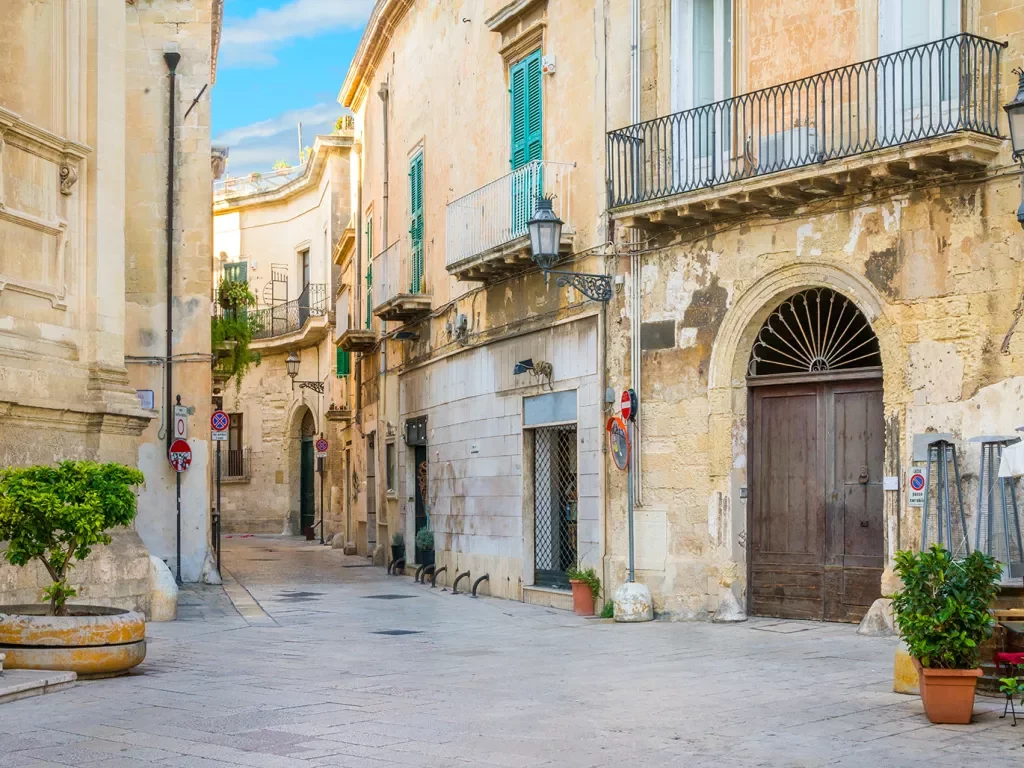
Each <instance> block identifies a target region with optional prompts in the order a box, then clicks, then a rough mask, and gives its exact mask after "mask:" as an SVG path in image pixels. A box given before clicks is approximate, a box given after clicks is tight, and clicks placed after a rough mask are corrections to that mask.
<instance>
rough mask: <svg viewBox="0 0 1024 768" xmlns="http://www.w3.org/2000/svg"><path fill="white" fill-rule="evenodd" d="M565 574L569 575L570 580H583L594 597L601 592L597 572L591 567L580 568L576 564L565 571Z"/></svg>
mask: <svg viewBox="0 0 1024 768" xmlns="http://www.w3.org/2000/svg"><path fill="white" fill-rule="evenodd" d="M565 575H566V576H568V577H569V579H570V580H571V581H582V582H585V583H586V585H587V586H588V587H590V591H591V592H592V593H593V594H594V599H595V600H597V598H598V597H599V596H600V594H601V579H600V577H598V575H597V572H596V571H594V569H593V568H586V569H583V568H580V567H579V566H578V565H574V566H572V567H571V568H569V570H568V571H566V572H565Z"/></svg>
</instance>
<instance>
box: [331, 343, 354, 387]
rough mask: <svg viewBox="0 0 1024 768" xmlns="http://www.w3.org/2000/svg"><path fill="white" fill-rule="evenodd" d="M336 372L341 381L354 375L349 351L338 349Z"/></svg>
mask: <svg viewBox="0 0 1024 768" xmlns="http://www.w3.org/2000/svg"><path fill="white" fill-rule="evenodd" d="M334 372H335V375H336V376H337V377H338V378H339V379H341V378H344V377H345V376H348V375H349V374H350V373H352V357H351V355H350V353H349V351H348V350H347V349H342V348H341V347H338V351H337V358H336V359H335V371H334Z"/></svg>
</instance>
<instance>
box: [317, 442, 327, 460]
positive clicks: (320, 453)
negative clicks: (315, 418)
mask: <svg viewBox="0 0 1024 768" xmlns="http://www.w3.org/2000/svg"><path fill="white" fill-rule="evenodd" d="M316 456H317V458H318V459H326V458H327V440H325V439H324V438H322V437H321V438H320V439H319V440H317V441H316Z"/></svg>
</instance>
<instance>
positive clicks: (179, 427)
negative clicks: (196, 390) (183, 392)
mask: <svg viewBox="0 0 1024 768" xmlns="http://www.w3.org/2000/svg"><path fill="white" fill-rule="evenodd" d="M174 439H175V440H188V406H187V405H176V406H174Z"/></svg>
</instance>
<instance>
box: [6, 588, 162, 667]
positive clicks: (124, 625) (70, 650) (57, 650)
mask: <svg viewBox="0 0 1024 768" xmlns="http://www.w3.org/2000/svg"><path fill="white" fill-rule="evenodd" d="M69 608H70V610H71V615H70V616H47V615H45V614H46V610H47V606H45V605H13V606H5V607H2V608H0V653H4V654H6V655H7V659H6V660H5V662H4V663H5V665H6V666H7V668H8V669H55V670H67V671H70V672H77V673H78V676H79V677H80V678H89V677H115V676H117V675H123V674H124V673H126V672H127V671H128V670H129V669H131V668H132V667H134V666H136V665H137V664H139V663H141V662H142V660H143V659H145V658H146V618H145V617H144V616H143V615H142V614H141V613H135V612H134V611H123V610H120V609H118V608H103V607H99V606H83V605H72V606H69Z"/></svg>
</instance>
